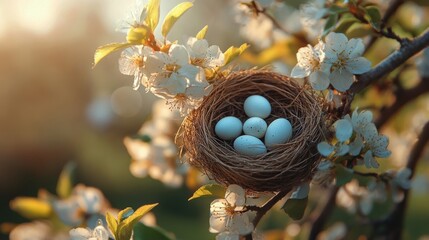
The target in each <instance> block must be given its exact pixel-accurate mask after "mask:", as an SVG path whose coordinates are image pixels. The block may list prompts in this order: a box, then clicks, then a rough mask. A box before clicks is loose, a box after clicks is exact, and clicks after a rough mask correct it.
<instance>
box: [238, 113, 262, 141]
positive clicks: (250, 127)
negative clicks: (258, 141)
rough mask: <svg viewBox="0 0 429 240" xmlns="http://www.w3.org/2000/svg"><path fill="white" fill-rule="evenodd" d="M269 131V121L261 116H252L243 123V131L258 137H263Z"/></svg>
mask: <svg viewBox="0 0 429 240" xmlns="http://www.w3.org/2000/svg"><path fill="white" fill-rule="evenodd" d="M266 131H267V123H266V122H265V120H264V119H262V118H260V117H251V118H249V119H247V120H246V121H245V122H244V124H243V132H244V134H246V135H251V136H254V137H257V138H262V137H263V136H264V135H265V132H266Z"/></svg>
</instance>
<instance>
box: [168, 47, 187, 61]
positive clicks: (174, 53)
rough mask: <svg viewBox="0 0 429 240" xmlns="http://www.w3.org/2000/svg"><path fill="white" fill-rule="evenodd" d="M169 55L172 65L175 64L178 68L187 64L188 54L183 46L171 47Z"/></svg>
mask: <svg viewBox="0 0 429 240" xmlns="http://www.w3.org/2000/svg"><path fill="white" fill-rule="evenodd" d="M169 55H170V57H171V61H172V63H173V64H177V65H179V66H183V65H186V64H189V61H190V59H189V53H188V50H187V49H186V47H185V46H183V45H178V44H173V45H171V47H170V51H169Z"/></svg>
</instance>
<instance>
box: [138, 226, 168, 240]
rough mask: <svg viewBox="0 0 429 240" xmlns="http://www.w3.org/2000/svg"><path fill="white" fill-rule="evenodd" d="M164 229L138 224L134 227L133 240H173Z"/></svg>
mask: <svg viewBox="0 0 429 240" xmlns="http://www.w3.org/2000/svg"><path fill="white" fill-rule="evenodd" d="M170 235H171V234H169V233H167V231H165V230H164V229H162V228H160V227H150V226H146V225H144V224H143V223H141V222H139V223H137V224H136V225H135V226H134V235H133V240H173V239H175V238H174V237H172V236H170Z"/></svg>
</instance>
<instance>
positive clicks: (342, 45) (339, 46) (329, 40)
mask: <svg viewBox="0 0 429 240" xmlns="http://www.w3.org/2000/svg"><path fill="white" fill-rule="evenodd" d="M325 42H326V46H328V47H329V48H330V49H332V51H334V52H336V53H341V52H342V51H344V50H345V49H346V45H347V42H348V39H347V37H346V35H344V34H342V33H335V32H331V33H329V34H328V35H327V36H326V38H325Z"/></svg>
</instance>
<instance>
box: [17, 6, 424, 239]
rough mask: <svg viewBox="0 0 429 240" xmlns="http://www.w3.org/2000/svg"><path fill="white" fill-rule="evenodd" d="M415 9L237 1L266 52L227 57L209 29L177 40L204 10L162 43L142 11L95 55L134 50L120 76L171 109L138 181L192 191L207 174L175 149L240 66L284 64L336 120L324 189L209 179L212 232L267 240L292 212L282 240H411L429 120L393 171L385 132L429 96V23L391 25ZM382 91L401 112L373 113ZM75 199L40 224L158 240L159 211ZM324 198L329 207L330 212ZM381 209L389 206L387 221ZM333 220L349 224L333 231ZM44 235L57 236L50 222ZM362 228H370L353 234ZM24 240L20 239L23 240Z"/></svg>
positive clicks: (139, 153) (153, 19) (151, 130)
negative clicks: (414, 190)
mask: <svg viewBox="0 0 429 240" xmlns="http://www.w3.org/2000/svg"><path fill="white" fill-rule="evenodd" d="M404 2H405V1H399V0H392V1H391V3H390V4H385V3H384V1H369V0H368V1H366V0H350V1H327V0H314V1H313V0H310V1H307V2H305V3H299V4H292V3H289V2H288V1H262V0H261V1H245V0H243V1H232V3H231V4H234V7H233V11H235V13H236V15H237V17H236V20H237V22H239V23H240V28H241V30H240V32H242V33H243V35H244V37H245V38H247V40H248V41H249V42H250V43H252V44H253V45H254V46H255V47H254V48H253V49H251V50H252V51H246V52H244V51H245V50H246V49H247V48H248V47H249V45H247V44H243V45H241V46H240V47H230V48H229V49H227V50H226V51H222V50H221V49H220V48H219V46H217V45H210V44H209V43H208V41H207V40H206V39H205V35H206V32H207V30H208V27H207V26H204V27H202V29H201V31H199V32H198V33H197V34H196V35H195V36H192V37H189V38H188V39H187V41H185V42H180V41H176V40H170V39H168V38H167V37H168V33H169V32H170V30H171V29H172V28H173V27H174V26H175V24H176V22H177V21H178V19H179V18H180V17H181V16H182V15H183V14H184V13H185V12H186V11H187V10H188V9H190V8H191V7H192V6H193V3H192V2H182V3H180V4H179V5H177V6H176V7H174V8H173V9H172V10H171V11H170V12H169V13H168V14H167V15H166V17H165V19H164V21H163V24H162V26H161V36H157V35H156V34H155V29H156V28H157V27H158V23H159V21H160V1H159V0H149V1H148V2H147V4H146V5H145V4H142V3H139V4H137V6H136V7H135V9H134V11H133V12H132V13H130V14H129V15H128V16H127V17H126V18H125V19H124V20H123V21H121V24H120V26H119V28H118V30H120V31H122V32H124V33H125V34H126V36H125V41H124V42H122V43H112V44H108V45H104V46H101V47H99V48H98V49H97V50H96V53H95V56H94V66H95V65H96V64H98V63H99V62H100V61H101V60H102V59H103V58H104V57H106V56H107V55H109V54H110V53H112V52H114V51H122V52H121V54H120V58H119V71H120V72H121V73H122V74H124V75H127V76H132V78H133V80H132V84H131V85H132V86H133V88H134V89H135V90H138V89H139V88H140V87H141V86H142V87H144V89H145V91H146V92H147V93H152V94H154V95H155V96H157V97H159V98H161V99H163V100H161V101H160V102H158V103H156V104H157V105H156V107H155V108H154V114H153V118H152V119H151V120H150V121H147V122H145V123H144V125H143V127H142V128H141V130H140V131H139V132H138V134H136V136H130V137H126V138H125V139H124V144H125V146H126V148H127V150H128V152H129V154H130V155H131V158H132V162H131V165H130V171H131V173H132V174H133V175H135V176H138V177H146V176H150V177H152V178H154V179H157V180H160V181H162V182H163V183H165V184H166V185H168V186H171V187H179V186H181V185H182V184H183V182H184V181H183V177H184V175H188V176H189V175H191V173H192V171H196V170H195V169H193V168H192V167H190V166H188V165H187V164H183V165H180V162H181V160H183V158H186V156H183V155H180V149H179V148H178V147H177V146H176V145H175V134H176V132H177V131H178V128H179V127H180V122H181V121H182V120H183V118H186V116H187V115H188V114H190V113H191V112H192V111H194V110H195V109H198V107H199V106H200V105H201V103H202V102H203V101H204V99H205V97H207V96H208V95H209V94H210V93H211V91H212V88H213V83H214V82H215V81H217V79H218V78H219V77H221V76H225V75H227V74H229V73H231V72H232V71H234V67H233V66H232V64H231V62H233V61H234V64H235V65H234V66H236V65H239V64H241V63H245V64H253V65H256V66H266V65H272V66H274V67H273V70H275V71H280V72H282V73H284V74H286V75H288V76H290V77H291V78H295V79H296V80H297V81H301V83H302V85H303V86H304V88H307V89H311V90H312V91H314V92H315V94H317V95H318V96H319V97H320V98H321V99H325V100H324V101H321V102H320V104H321V105H323V106H322V107H323V109H324V111H326V113H328V114H327V115H329V116H330V117H329V118H328V119H327V120H326V121H327V126H328V129H327V136H326V139H324V140H323V141H321V142H320V143H318V144H317V150H318V154H319V155H320V158H321V160H320V162H319V164H318V166H317V169H315V173H314V176H313V179H312V182H302V183H301V185H298V186H295V187H294V188H293V189H287V190H283V191H279V192H270V193H266V192H262V193H261V192H254V191H251V190H250V189H243V188H242V187H241V186H239V185H236V184H232V185H229V186H222V185H219V184H216V183H213V182H210V183H209V184H206V183H207V182H208V180H207V178H202V179H198V181H197V182H198V184H200V185H202V186H201V187H200V188H199V189H198V190H197V191H195V193H194V195H193V196H192V197H191V198H190V199H189V200H193V199H198V198H200V197H210V196H211V197H217V198H218V199H216V200H214V201H213V202H212V203H211V204H210V207H209V212H210V219H209V221H208V223H209V231H210V232H211V233H216V234H217V235H216V237H215V238H216V239H224V240H226V239H230V240H231V239H234V240H235V239H237V240H239V239H259V238H262V237H261V236H263V235H264V234H263V233H262V234H260V233H259V232H262V231H263V229H258V224H259V222H260V220H261V219H262V218H263V217H264V216H265V215H266V214H267V212H269V211H270V210H271V209H272V208H273V207H275V206H276V204H277V203H278V202H281V203H282V210H283V211H284V212H285V213H286V214H287V215H288V218H290V219H292V220H300V221H299V222H291V221H288V224H287V226H286V227H285V229H286V233H285V231H283V230H281V231H278V232H276V234H277V235H276V236H278V238H280V237H283V238H287V237H286V236H285V235H289V237H297V238H304V237H307V238H310V239H316V238H323V239H343V238H347V239H348V238H351V239H353V238H358V237H359V236H361V235H368V236H369V237H373V238H382V239H396V238H400V237H401V234H402V226H403V219H404V214H405V211H406V207H407V199H408V198H409V196H408V195H409V189H410V188H411V186H412V184H411V179H412V177H413V176H414V175H415V172H416V166H417V163H418V161H419V160H420V159H421V156H422V154H423V151H424V148H425V145H426V143H427V142H428V141H429V123H428V122H427V119H428V115H429V113H427V112H426V113H425V114H426V115H425V117H426V118H424V119H425V122H422V121H420V122H419V123H418V124H414V125H416V126H414V128H415V129H417V130H418V132H419V133H418V141H417V142H416V143H415V144H414V146H413V147H412V149H411V151H410V154H409V156H408V158H407V159H406V160H403V159H402V162H401V164H400V166H396V167H395V168H394V166H393V164H391V163H390V162H389V160H390V159H391V158H392V155H394V153H395V148H392V147H389V137H388V134H386V135H384V134H382V132H383V127H385V126H386V125H387V121H388V120H389V119H390V118H391V117H392V116H393V115H395V114H396V113H397V112H398V111H399V109H401V108H402V107H403V106H404V105H406V104H407V103H409V102H410V101H412V100H415V99H416V98H417V96H420V95H423V94H424V93H427V92H429V84H428V82H429V79H428V78H429V74H428V65H429V57H428V56H429V50H427V49H426V50H424V49H425V48H427V47H428V46H429V30H427V29H426V30H425V28H427V27H428V24H427V21H426V23H422V24H420V25H419V26H418V27H416V28H415V29H405V28H401V26H397V25H395V24H394V23H393V22H392V21H390V20H391V19H393V18H394V17H395V15H394V14H395V12H398V11H400V10H401V7H403V5H404V4H405V3H404ZM412 2H413V3H412V4H415V5H418V4H421V7H422V8H423V6H426V5H427V3H425V2H424V1H412ZM419 6H420V5H419ZM425 10H426V12H427V11H428V9H427V7H426V9H425ZM285 13H287V14H285ZM426 20H427V18H426ZM422 22H424V21H423V20H422ZM407 30H408V32H407ZM386 39H388V40H387V43H385V41H386ZM382 44H389V46H393V47H392V49H393V50H392V52H389V53H388V54H384V55H383V56H382V57H381V58H380V57H377V55H376V54H374V52H376V51H378V49H379V48H381V47H380V46H381V45H382ZM422 50H424V51H423V54H420V52H421V51H422ZM415 55H417V56H416V57H414V56H415ZM416 59H417V60H418V61H417V62H418V63H416V61H415V60H416ZM237 60H238V61H237ZM409 69H412V70H414V71H415V72H416V73H417V75H418V76H419V77H418V83H417V84H416V85H415V86H412V87H410V88H406V87H404V85H405V84H404V81H405V80H404V78H406V76H407V75H405V74H406V71H407V70H409ZM374 89H375V90H374ZM373 91H378V95H387V94H390V95H393V96H394V99H395V101H393V103H389V102H385V103H381V105H380V106H377V105H376V104H374V103H373V102H375V101H378V99H374V97H377V96H378V95H374V93H373ZM371 94H372V95H371ZM368 98H369V101H368V100H367V99H368ZM426 101H427V98H426ZM368 102H369V104H368ZM426 105H427V102H426ZM195 144H199V143H195ZM61 189H62V188H61ZM67 191H68V193H67V194H62V193H61V191H60V192H59V195H60V196H59V197H54V196H52V195H50V194H46V193H45V194H44V195H43V196H39V198H38V199H37V200H34V199H33V200H34V201H36V202H37V204H40V206H42V207H43V208H40V209H45V210H46V212H45V213H43V212H41V213H40V214H48V213H49V214H51V213H52V212H54V213H55V216H56V217H58V218H59V219H60V220H61V222H62V223H63V224H65V225H67V226H69V228H71V227H75V228H74V229H72V230H71V231H70V236H71V239H102V240H105V239H109V238H114V239H117V240H122V239H127V240H128V239H130V238H131V239H143V238H142V237H141V236H144V234H148V233H147V232H148V231H145V230H142V229H147V227H148V224H146V225H144V224H143V223H141V224H140V223H139V221H140V219H142V218H143V215H145V214H146V213H147V212H149V211H150V210H151V209H152V208H153V207H155V206H156V204H152V205H145V206H143V207H142V208H139V209H137V210H136V211H134V210H132V209H129V208H128V209H124V210H122V211H120V212H119V213H117V214H116V215H117V217H114V215H113V214H112V213H109V211H110V212H112V210H111V209H110V206H109V204H108V203H107V200H106V199H105V197H104V196H103V194H102V193H101V192H100V191H99V190H97V189H95V188H90V187H86V186H83V185H78V186H76V187H74V188H73V189H68V190H67ZM312 192H314V194H318V195H324V196H326V197H325V198H326V199H324V201H322V202H321V203H320V202H319V199H318V197H313V196H312ZM21 205H23V206H25V205H26V203H23V202H22V201H21V200H19V199H17V200H15V201H14V204H12V206H13V207H15V209H17V211H21V209H25V208H20V207H18V206H21ZM27 205H28V204H27ZM307 205H309V206H311V207H307ZM379 205H386V206H387V205H389V207H387V209H384V210H383V211H376V210H379V209H377V207H376V206H379ZM335 208H338V209H343V210H345V212H348V213H351V216H353V218H352V220H350V219H349V220H350V221H343V220H342V219H341V218H340V217H338V216H335V215H334V214H333V210H334V209H335ZM22 212H23V213H24V214H25V213H27V212H28V211H26V210H24V211H22ZM106 212H107V213H106ZM116 212H118V211H116ZM83 213H84V214H83ZM93 215H94V217H93ZM44 216H45V215H44ZM90 219H91V220H92V221H90ZM98 219H105V220H103V221H97V220H98ZM328 219H334V220H335V222H337V223H335V224H332V225H328V221H327V220H328ZM94 221H95V222H96V223H97V224H94ZM38 224H39V223H38ZM44 224H45V225H43V226H44V228H49V226H50V225H49V224H50V223H49V222H48V223H44ZM352 224H360V225H363V226H364V227H363V228H362V229H358V230H353V231H351V228H352V226H353V225H352ZM47 226H48V227H47ZM81 226H85V227H84V228H82V227H81ZM76 227H79V228H76ZM86 227H87V228H86ZM305 228H308V229H309V230H308V231H305V230H303V229H305ZM154 229H155V228H154ZM380 229H381V230H380ZM386 229H387V230H386ZM16 231H18V230H15V233H13V234H18V233H16ZM139 234H140V235H141V236H140V235H139ZM158 234H160V235H157V236H162V238H161V237H160V239H174V236H172V235H169V234H165V233H164V232H163V231H160V232H158ZM139 237H140V238H139Z"/></svg>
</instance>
